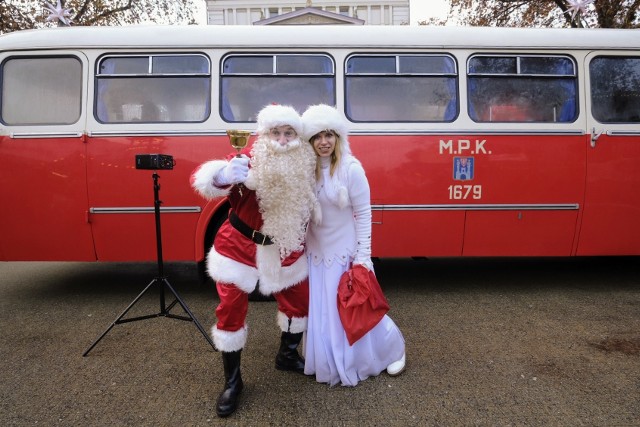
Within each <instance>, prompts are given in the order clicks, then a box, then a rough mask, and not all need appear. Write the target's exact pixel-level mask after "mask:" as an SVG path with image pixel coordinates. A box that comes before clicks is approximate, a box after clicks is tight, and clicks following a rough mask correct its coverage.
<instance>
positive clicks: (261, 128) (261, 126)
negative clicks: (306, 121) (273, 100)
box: [257, 105, 303, 135]
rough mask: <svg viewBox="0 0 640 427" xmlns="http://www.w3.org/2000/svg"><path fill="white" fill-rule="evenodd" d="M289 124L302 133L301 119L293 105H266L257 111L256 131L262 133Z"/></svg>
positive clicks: (299, 133)
mask: <svg viewBox="0 0 640 427" xmlns="http://www.w3.org/2000/svg"><path fill="white" fill-rule="evenodd" d="M286 125H289V126H291V127H292V128H293V129H294V130H295V131H296V132H297V133H298V135H302V129H303V128H302V120H301V119H300V115H299V114H298V112H297V111H296V110H294V109H293V107H289V106H287V105H267V106H266V107H264V108H263V109H262V110H260V112H259V113H258V129H257V130H258V133H261V134H264V133H266V132H269V130H270V129H273V128H277V127H279V126H286Z"/></svg>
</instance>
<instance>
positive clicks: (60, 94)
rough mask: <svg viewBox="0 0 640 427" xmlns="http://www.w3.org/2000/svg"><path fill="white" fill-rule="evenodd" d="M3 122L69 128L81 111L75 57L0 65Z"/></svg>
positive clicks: (18, 59) (27, 59) (29, 59)
mask: <svg viewBox="0 0 640 427" xmlns="http://www.w3.org/2000/svg"><path fill="white" fill-rule="evenodd" d="M0 73H1V76H2V77H1V78H0V81H1V82H2V88H1V90H0V93H2V99H1V101H0V112H1V117H0V120H1V121H2V122H3V123H5V124H7V125H69V124H73V123H76V122H77V121H78V119H79V118H80V114H81V111H82V63H81V62H80V60H79V59H78V58H76V57H71V56H48V57H42V58H39V57H13V58H9V59H7V60H6V61H5V62H4V63H3V64H2V65H1V70H0Z"/></svg>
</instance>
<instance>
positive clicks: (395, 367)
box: [387, 354, 406, 377]
mask: <svg viewBox="0 0 640 427" xmlns="http://www.w3.org/2000/svg"><path fill="white" fill-rule="evenodd" d="M405 362H406V357H405V354H403V355H402V358H400V360H398V361H397V362H393V363H391V364H390V365H389V366H387V373H388V374H389V375H391V376H392V377H395V376H397V375H400V374H401V373H402V372H403V371H404V366H405Z"/></svg>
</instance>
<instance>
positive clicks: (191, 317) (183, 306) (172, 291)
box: [162, 278, 218, 351]
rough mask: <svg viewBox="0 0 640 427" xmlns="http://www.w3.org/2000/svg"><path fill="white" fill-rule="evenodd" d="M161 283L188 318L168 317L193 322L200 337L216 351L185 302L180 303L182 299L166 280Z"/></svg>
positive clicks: (163, 279)
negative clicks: (200, 334)
mask: <svg viewBox="0 0 640 427" xmlns="http://www.w3.org/2000/svg"><path fill="white" fill-rule="evenodd" d="M162 282H163V283H164V284H165V286H166V287H167V288H169V291H171V293H172V294H173V296H174V297H175V298H176V300H177V301H178V303H180V306H181V307H182V309H183V310H184V311H185V312H186V313H187V315H188V316H189V319H185V318H184V317H179V316H172V315H168V316H170V317H176V318H178V319H182V320H191V321H193V323H194V324H195V325H196V328H198V330H199V331H200V332H201V333H202V335H204V337H205V339H206V340H207V342H208V343H209V344H210V345H211V347H213V350H214V351H218V350H217V349H216V346H215V345H214V344H213V341H212V340H211V337H210V336H209V334H207V332H206V331H205V330H204V328H203V327H202V325H201V324H200V322H198V319H196V317H195V316H194V315H193V313H191V310H189V307H187V304H185V302H184V301H182V298H180V295H178V293H177V292H176V291H175V289H173V286H171V283H169V281H168V280H167V279H166V278H162Z"/></svg>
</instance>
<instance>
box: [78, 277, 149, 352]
mask: <svg viewBox="0 0 640 427" xmlns="http://www.w3.org/2000/svg"><path fill="white" fill-rule="evenodd" d="M158 280H159V279H158V278H155V279H153V280H152V281H151V282H149V284H148V285H147V287H146V288H144V289H143V290H142V292H140V295H138V296H137V297H136V298H135V299H134V300H133V301H132V302H131V304H129V305H128V306H127V308H125V309H124V311H123V312H122V313H121V314H120V315H119V316H118V317H116V320H114V321H113V323H111V325H109V327H108V328H107V330H106V331H104V332H103V333H102V335H100V336H99V337H98V339H96V340H95V341H94V342H93V344H91V345H90V346H89V348H88V349H87V350H86V351H85V352H84V353H82V356H83V357H84V356H86V355H87V354H89V352H90V351H91V350H93V347H95V346H96V344H98V342H100V340H101V339H102V338H104V336H105V335H107V334H108V333H109V331H110V330H111V329H112V328H113V327H114V326H115V325H117V324H119V323H123V322H121V321H120V320H121V319H122V318H123V317H124V316H125V315H126V314H127V313H128V312H129V310H131V308H132V307H133V306H134V305H136V303H137V302H138V301H139V300H140V298H142V296H143V295H144V294H145V293H146V292H147V291H148V290H149V289H150V288H151V286H153V284H154V283H157V282H158ZM145 317H156V315H153V316H145Z"/></svg>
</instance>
